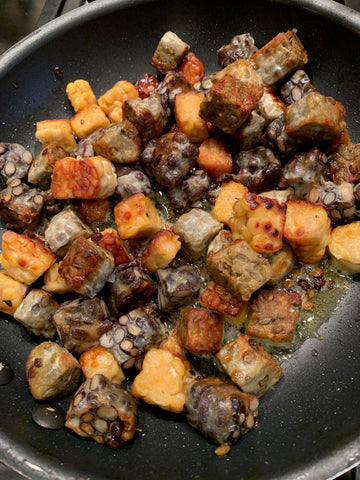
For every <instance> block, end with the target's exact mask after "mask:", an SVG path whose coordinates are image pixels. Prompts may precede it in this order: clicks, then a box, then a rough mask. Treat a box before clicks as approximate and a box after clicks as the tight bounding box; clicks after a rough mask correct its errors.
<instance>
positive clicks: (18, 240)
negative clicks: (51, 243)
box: [0, 230, 56, 285]
mask: <svg viewBox="0 0 360 480" xmlns="http://www.w3.org/2000/svg"><path fill="white" fill-rule="evenodd" d="M55 260H56V255H54V253H53V252H52V251H51V250H50V248H48V247H46V246H45V243H44V242H43V241H42V240H41V239H40V237H38V236H37V235H35V234H31V232H26V234H23V235H19V234H18V233H15V232H13V231H12V230H7V231H6V232H5V233H4V235H3V237H2V253H1V255H0V262H1V265H2V266H3V268H4V269H5V270H6V272H7V273H8V274H9V275H10V276H11V277H13V278H14V279H15V280H18V281H19V282H23V283H25V284H26V285H30V284H31V283H33V282H35V280H37V279H38V278H40V277H41V275H42V274H43V273H45V272H46V271H47V270H48V269H49V268H50V267H51V265H52V264H53V263H55Z"/></svg>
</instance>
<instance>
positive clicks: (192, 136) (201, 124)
mask: <svg viewBox="0 0 360 480" xmlns="http://www.w3.org/2000/svg"><path fill="white" fill-rule="evenodd" d="M204 98H205V94H204V92H197V91H192V92H186V93H179V94H178V95H176V98H175V120H176V124H177V126H178V128H179V130H180V132H183V133H185V134H186V135H187V136H188V137H189V140H190V142H201V141H203V140H205V138H208V136H209V129H208V125H207V122H206V121H205V120H204V119H203V118H201V117H200V116H199V108H200V104H201V102H202V101H203V100H204Z"/></svg>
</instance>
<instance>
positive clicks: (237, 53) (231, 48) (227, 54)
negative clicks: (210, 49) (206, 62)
mask: <svg viewBox="0 0 360 480" xmlns="http://www.w3.org/2000/svg"><path fill="white" fill-rule="evenodd" d="M256 51H257V47H256V46H255V40H254V38H253V37H252V36H251V35H250V34H249V33H244V34H242V35H235V36H234V37H233V38H232V39H231V42H230V43H229V44H227V45H223V46H222V47H221V48H219V50H218V51H217V60H218V64H219V65H220V67H221V68H225V67H227V66H228V65H230V63H233V62H235V60H239V59H240V58H251V57H252V56H253V55H254V53H255V52H256Z"/></svg>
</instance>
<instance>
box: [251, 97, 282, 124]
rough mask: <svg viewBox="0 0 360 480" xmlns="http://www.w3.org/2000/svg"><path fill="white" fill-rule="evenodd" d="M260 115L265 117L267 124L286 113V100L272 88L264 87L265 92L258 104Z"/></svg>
mask: <svg viewBox="0 0 360 480" xmlns="http://www.w3.org/2000/svg"><path fill="white" fill-rule="evenodd" d="M256 109H257V110H258V111H259V113H260V115H261V116H262V117H263V118H264V120H265V123H266V125H267V124H268V123H270V122H272V121H273V120H275V118H278V117H279V116H280V115H282V114H283V113H285V110H286V106H285V104H284V102H283V101H282V100H281V99H280V98H279V97H278V96H277V95H276V94H275V93H274V92H272V91H271V89H270V88H265V89H264V94H263V96H262V97H261V98H260V100H259V103H258V104H257V106H256Z"/></svg>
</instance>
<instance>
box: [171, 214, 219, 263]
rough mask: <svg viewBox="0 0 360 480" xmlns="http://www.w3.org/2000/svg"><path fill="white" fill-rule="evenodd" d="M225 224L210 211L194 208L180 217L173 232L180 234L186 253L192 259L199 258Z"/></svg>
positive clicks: (183, 249)
mask: <svg viewBox="0 0 360 480" xmlns="http://www.w3.org/2000/svg"><path fill="white" fill-rule="evenodd" d="M222 227H223V224H222V223H220V222H218V221H217V220H216V219H215V218H214V217H213V216H212V215H211V214H210V213H208V212H205V210H201V209H200V208H192V209H191V210H190V211H189V212H187V213H184V214H183V215H181V216H180V217H179V219H178V220H177V222H176V223H175V225H174V228H173V232H174V233H175V234H176V235H179V237H180V240H181V245H182V251H183V253H184V255H185V256H186V257H187V258H189V259H190V260H197V259H199V258H200V257H201V256H202V255H204V253H205V252H206V249H207V247H208V245H209V243H210V242H211V240H212V239H213V238H214V237H215V235H216V234H218V233H219V232H220V230H221V229H222Z"/></svg>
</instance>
